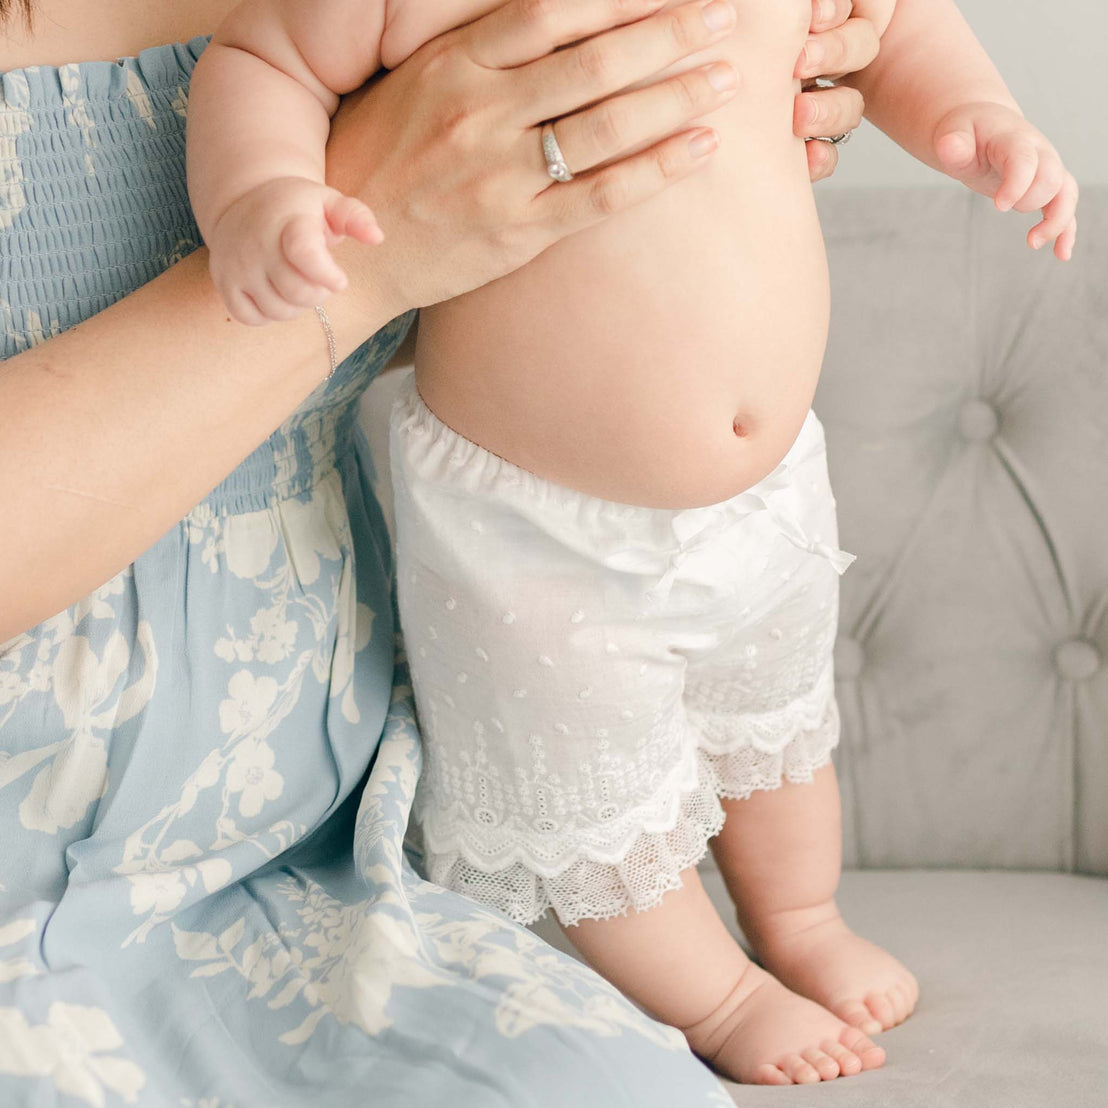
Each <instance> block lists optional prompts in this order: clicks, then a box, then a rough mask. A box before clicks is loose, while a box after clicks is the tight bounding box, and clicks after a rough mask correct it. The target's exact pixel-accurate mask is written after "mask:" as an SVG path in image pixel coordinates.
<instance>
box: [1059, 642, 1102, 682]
mask: <svg viewBox="0 0 1108 1108" xmlns="http://www.w3.org/2000/svg"><path fill="white" fill-rule="evenodd" d="M1054 668H1055V669H1057V670H1058V673H1059V674H1060V675H1061V676H1062V677H1064V678H1065V679H1066V680H1067V681H1084V680H1086V678H1089V677H1092V675H1093V674H1094V673H1096V671H1097V670H1098V669H1100V651H1099V650H1097V648H1096V647H1095V646H1094V645H1093V644H1092V643H1091V642H1088V641H1086V640H1085V639H1068V640H1067V641H1066V642H1063V643H1059V644H1058V645H1057V646H1056V647H1055V648H1054Z"/></svg>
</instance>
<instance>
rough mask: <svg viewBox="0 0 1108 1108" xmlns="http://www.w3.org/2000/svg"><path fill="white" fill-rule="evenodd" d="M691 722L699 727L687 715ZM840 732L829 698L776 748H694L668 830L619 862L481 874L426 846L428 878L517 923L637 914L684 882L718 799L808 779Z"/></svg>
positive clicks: (649, 835)
mask: <svg viewBox="0 0 1108 1108" xmlns="http://www.w3.org/2000/svg"><path fill="white" fill-rule="evenodd" d="M689 726H690V727H691V728H692V729H693V730H699V728H698V727H697V725H696V724H695V722H694V721H693V719H692V718H690V722H689ZM839 731H840V721H839V711H838V704H837V702H836V700H835V697H834V696H831V697H830V698H829V699H828V701H827V703H826V706H825V708H824V710H823V712H822V716H821V718H820V720H819V722H818V723H817V724H815V726H814V727H812V726H809V727H808V728H804V729H802V730H800V732H799V733H798V734H797V735H796V736H795V737H794V738H793V739H791V740H790V741H789V742H788V743H786V744H785V745H784V746H783V747H781V748H780V749H779V750H776V751H763V750H759V749H757V748H756V747H753V746H749V745H743V746H740V747H736V748H734V749H732V750H730V751H722V752H718V753H717V752H712V751H708V750H706V749H704V747H703V746H702V745H699V744H698V745H697V747H696V749H695V751H694V752H693V753H694V754H695V758H696V781H695V784H694V785H693V786H692V788H691V789H689V790H688V791H686V792H684V795H681V796H679V797H678V798H677V805H676V807H677V811H676V815H675V817H674V821H673V825H672V827H670V828H669V829H668V830H660V831H644V832H642V833H640V834H639V835H638V836H637V837H636V838H635V839H634V840H633V841H632V842H631V844H630V846H629V847H628V848H627V850H626V852H625V853H624V854H623V856H622V859H621V860H620V861H618V862H602V861H595V860H593V859H591V858H578V859H576V860H575V861H573V862H572V863H571V864H570V865H569V866H567V867H565V868H563V869H562V870H561V871H560V872H559V873H557V874H554V875H549V874H542V873H536V872H535V871H534V870H533V869H532V868H530V867H529V866H528V865H527V864H525V863H524V862H522V861H518V860H517V861H514V862H512V863H511V864H510V865H508V866H505V867H503V868H501V869H498V870H495V871H491V872H490V871H489V870H487V869H483V868H481V866H480V865H479V864H476V863H475V862H474V861H472V860H471V859H469V858H467V857H466V856H465V855H464V854H463V852H462V850H460V849H447V850H432V849H431V848H430V846H429V844H428V843H427V841H426V837H425V840H424V846H425V849H424V865H425V867H426V872H427V877H428V879H429V880H430V881H432V882H434V883H435V884H436V885H442V886H444V887H445V888H448V889H453V890H454V891H455V892H459V893H462V894H464V895H465V896H468V897H470V898H471V899H473V900H476V901H477V902H478V903H480V904H483V905H485V906H486V907H490V908H494V909H496V910H497V911H499V912H501V913H503V914H504V915H506V916H507V917H508V918H509V919H512V920H514V921H515V922H516V923H521V924H524V925H526V924H529V923H533V922H534V921H535V920H537V919H538V918H539V917H540V916H542V915H544V914H545V913H546V911H547V910H548V909H549V908H553V909H554V911H555V912H557V914H558V919H559V920H560V921H561V923H562V924H563V925H564V926H571V925H573V924H575V923H577V922H578V921H579V920H582V919H609V918H611V917H612V916H621V915H626V914H627V912H628V911H629V910H630V909H634V910H635V911H639V912H643V911H646V910H648V909H649V908H653V907H654V906H655V905H657V904H658V903H659V902H660V901H661V899H662V897H663V896H664V895H665V894H666V893H667V892H669V891H670V890H671V889H677V888H680V886H681V878H680V874H681V872H682V870H686V869H688V868H689V866H692V865H696V863H698V862H699V861H700V860H701V859H702V858H703V857H704V855H705V854H706V853H707V850H708V841H709V839H711V838H713V837H714V836H715V835H717V834H719V832H720V830H721V829H722V827H723V823H724V818H725V817H724V811H723V808H722V806H721V805H720V802H719V798H720V797H727V798H730V799H745V798H746V797H749V796H750V795H751V794H752V793H754V792H755V791H758V790H768V789H776V788H780V786H781V784H782V782H783V781H786V780H787V781H789V782H792V783H794V784H799V783H803V782H810V781H811V780H812V778H813V775H814V773H815V771H816V770H817V769H819V768H820V767H821V766H824V765H826V764H827V762H829V761H830V760H831V752H832V750H834V749H835V747H836V746H837V745H838V741H839Z"/></svg>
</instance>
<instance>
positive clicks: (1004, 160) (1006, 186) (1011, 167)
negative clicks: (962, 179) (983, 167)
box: [989, 136, 1039, 212]
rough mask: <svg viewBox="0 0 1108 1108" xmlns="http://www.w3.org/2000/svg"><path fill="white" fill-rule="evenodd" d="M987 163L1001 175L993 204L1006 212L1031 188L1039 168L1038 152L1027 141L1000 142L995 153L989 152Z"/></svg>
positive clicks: (1031, 143)
mask: <svg viewBox="0 0 1108 1108" xmlns="http://www.w3.org/2000/svg"><path fill="white" fill-rule="evenodd" d="M1002 138H1003V136H1002ZM989 161H990V162H991V163H992V164H993V165H994V166H995V167H996V168H997V169H998V170H999V171H1000V172H1001V174H1002V175H1003V180H1002V181H1001V182H1000V187H999V188H998V189H997V190H996V196H995V197H994V203H995V204H996V206H997V209H998V210H999V211H1002V212H1006V211H1008V210H1009V209H1010V208H1012V207H1013V206H1014V205H1015V203H1016V201H1017V200H1019V199H1020V197H1021V196H1023V194H1024V193H1025V192H1027V190H1028V189H1029V188H1030V187H1031V182H1032V181H1034V179H1035V173H1036V172H1037V170H1038V168H1039V152H1038V150H1037V149H1036V148H1035V144H1034V143H1033V142H1031V141H1030V140H1027V139H1016V140H1015V141H1009V142H1007V143H1005V142H1003V141H1001V142H1000V143H999V144H998V147H997V149H996V150H995V151H993V150H990V151H989Z"/></svg>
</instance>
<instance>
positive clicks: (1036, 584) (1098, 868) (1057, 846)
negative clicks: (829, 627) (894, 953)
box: [813, 188, 1108, 1103]
mask: <svg viewBox="0 0 1108 1108" xmlns="http://www.w3.org/2000/svg"><path fill="white" fill-rule="evenodd" d="M1106 201H1108V190H1104V189H1100V190H1087V192H1086V195H1085V196H1084V197H1083V199H1082V204H1081V227H1080V239H1079V244H1078V248H1077V249H1076V250H1075V253H1074V261H1073V262H1071V263H1069V264H1068V265H1063V264H1061V263H1059V262H1057V261H1056V260H1055V259H1053V258H1051V257H1049V256H1046V250H1045V249H1044V250H1043V251H1040V252H1039V253H1038V254H1035V253H1033V252H1031V251H1029V250H1028V249H1027V247H1026V245H1025V244H1024V242H1023V234H1024V233H1025V231H1026V228H1027V227H1028V226H1030V223H1031V217H1030V216H1019V215H1015V216H1013V214H1011V213H1009V214H1007V215H1002V214H1000V213H998V212H996V211H995V210H994V209H993V208H992V206H991V204H989V203H988V202H987V201H986V200H984V199H983V198H981V197H977V196H974V195H972V194H970V193H968V192H959V191H951V190H947V189H945V188H939V189H935V190H881V191H875V192H864V191H849V192H827V193H824V194H822V195H821V196H820V211H821V218H822V221H823V226H824V231H825V235H826V238H827V244H828V254H829V258H830V264H831V272H832V289H833V295H832V302H833V305H834V307H833V312H832V326H831V335H830V340H829V344H828V353H827V359H826V364H825V369H824V373H823V377H822V378H821V381H820V385H819V388H818V390H817V393H816V398H815V401H814V403H813V406H814V407H815V409H816V411H817V413H818V414H819V416H820V418H821V419H822V421H823V423H824V425H825V427H826V429H827V440H828V466H829V469H830V472H831V479H832V487H833V488H834V489H835V493H836V499H837V501H838V512H839V528H840V532H839V538H840V543H841V545H842V546H843V547H844V548H845V549H847V550H850V551H852V552H854V553H856V554H858V556H859V557H858V561H857V562H855V563H854V565H853V566H851V568H850V569H849V570H848V571H847V573H846V574H845V575H844V577H843V579H842V588H841V611H840V636H839V640H838V643H837V645H836V678H837V695H838V698H839V704H840V709H841V712H842V717H843V733H842V741H841V746H840V750H839V751H838V754H837V757H836V765H837V768H838V771H839V778H840V787H841V789H842V792H843V802H844V815H845V820H844V847H845V859H844V860H845V863H846V864H847V865H851V866H859V867H863V868H870V867H884V866H913V865H915V866H929V867H933V866H957V867H967V866H974V867H986V866H999V867H1006V868H1011V867H1016V868H1025V869H1048V870H1062V871H1071V872H1072V871H1076V872H1080V873H1098V874H1105V875H1108V803H1106V801H1108V282H1106V281H1105V275H1106V274H1108V226H1106V224H1108V202H1106ZM1106 1103H1108V1098H1106Z"/></svg>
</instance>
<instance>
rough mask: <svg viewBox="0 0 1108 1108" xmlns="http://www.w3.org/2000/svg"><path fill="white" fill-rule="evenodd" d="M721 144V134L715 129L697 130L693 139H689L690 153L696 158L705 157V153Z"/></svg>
mask: <svg viewBox="0 0 1108 1108" xmlns="http://www.w3.org/2000/svg"><path fill="white" fill-rule="evenodd" d="M717 146H719V135H717V134H716V133H715V131H708V130H705V131H697V133H696V134H695V135H693V137H692V138H691V139H689V153H690V154H692V156H693V157H694V158H703V157H705V155H707V154H710V153H711V152H712V151H713V150H715V148H716V147H717Z"/></svg>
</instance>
